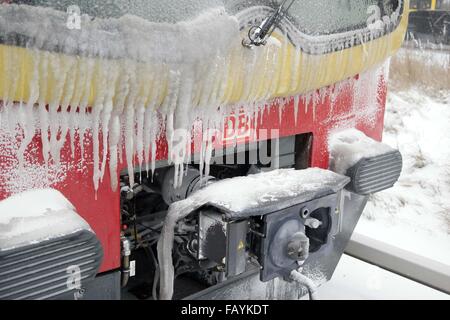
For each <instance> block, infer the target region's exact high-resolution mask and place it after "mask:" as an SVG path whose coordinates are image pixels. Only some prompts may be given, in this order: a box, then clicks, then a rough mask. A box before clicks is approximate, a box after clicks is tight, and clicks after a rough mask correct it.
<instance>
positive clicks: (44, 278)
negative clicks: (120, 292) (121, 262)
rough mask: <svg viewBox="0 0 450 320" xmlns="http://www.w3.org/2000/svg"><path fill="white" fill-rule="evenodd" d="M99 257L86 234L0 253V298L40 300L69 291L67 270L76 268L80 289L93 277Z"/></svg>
mask: <svg viewBox="0 0 450 320" xmlns="http://www.w3.org/2000/svg"><path fill="white" fill-rule="evenodd" d="M102 258H103V251H102V248H101V244H100V242H99V241H98V239H97V237H96V236H95V234H93V233H92V232H90V231H80V232H77V233H74V234H72V235H69V236H65V237H62V238H58V239H54V240H49V241H45V242H41V243H38V244H35V245H29V246H27V247H22V248H18V249H13V250H8V251H4V252H0V299H1V300H24V299H26V300H42V299H52V298H57V296H59V295H61V294H67V293H68V292H70V291H72V289H70V288H69V287H68V285H67V281H68V279H69V276H70V273H68V268H69V267H71V266H78V267H79V269H80V276H81V285H82V286H83V284H84V283H86V282H88V281H90V280H92V279H93V278H94V277H95V275H96V274H97V272H98V269H99V267H100V264H101V261H102Z"/></svg>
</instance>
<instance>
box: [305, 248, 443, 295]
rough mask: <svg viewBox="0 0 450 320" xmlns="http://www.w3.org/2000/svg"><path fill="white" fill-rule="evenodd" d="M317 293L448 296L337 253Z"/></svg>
mask: <svg viewBox="0 0 450 320" xmlns="http://www.w3.org/2000/svg"><path fill="white" fill-rule="evenodd" d="M318 295H319V299H324V300H449V299H450V296H449V295H448V294H445V293H442V292H440V291H437V290H434V289H432V288H430V287H427V286H424V285H422V284H419V283H417V282H414V281H411V280H409V279H407V278H404V277H402V276H399V275H397V274H395V273H392V272H389V271H386V270H384V269H381V268H379V267H377V266H374V265H371V264H368V263H366V262H363V261H361V260H358V259H355V258H352V257H350V256H348V255H343V256H342V257H341V260H340V261H339V264H338V266H337V268H336V270H335V272H334V274H333V277H332V278H331V280H330V281H329V282H327V283H325V284H323V285H322V286H321V287H319V288H318ZM304 299H305V298H304Z"/></svg>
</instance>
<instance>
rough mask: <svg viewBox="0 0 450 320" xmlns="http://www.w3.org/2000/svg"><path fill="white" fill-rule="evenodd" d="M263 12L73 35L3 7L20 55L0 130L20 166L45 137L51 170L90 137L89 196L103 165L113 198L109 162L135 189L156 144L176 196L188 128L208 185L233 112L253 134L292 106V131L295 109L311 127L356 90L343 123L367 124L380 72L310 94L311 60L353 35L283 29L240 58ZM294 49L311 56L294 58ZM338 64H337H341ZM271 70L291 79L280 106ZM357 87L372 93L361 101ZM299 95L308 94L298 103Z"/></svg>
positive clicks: (54, 18) (46, 18)
mask: <svg viewBox="0 0 450 320" xmlns="http://www.w3.org/2000/svg"><path fill="white" fill-rule="evenodd" d="M252 8H253V7H252ZM264 8H265V9H264ZM264 8H260V7H254V8H253V9H247V10H242V11H239V12H238V13H237V14H236V16H232V15H229V14H228V13H227V12H226V11H225V9H224V8H223V7H215V8H210V9H208V10H205V11H201V12H200V13H199V14H198V15H197V16H196V17H195V18H192V19H191V20H186V21H181V22H177V23H166V22H149V21H147V20H145V19H142V18H139V17H137V16H133V15H124V16H121V17H118V18H108V19H105V18H100V17H97V18H95V19H91V17H89V16H87V15H83V16H82V17H81V18H82V28H81V30H71V29H68V28H67V26H66V15H65V13H64V12H61V11H57V10H53V9H50V8H43V7H31V6H27V5H19V6H18V5H3V6H1V7H0V30H1V35H0V36H2V37H3V38H4V39H5V44H6V45H10V46H16V47H24V46H25V47H26V48H27V50H26V52H23V51H20V54H14V53H13V51H12V50H5V51H4V52H5V54H4V55H3V56H2V59H3V61H2V63H3V66H5V67H4V72H5V79H11V81H5V82H4V83H5V85H4V86H5V87H4V88H3V89H4V90H3V92H4V96H3V97H0V100H2V101H3V104H2V105H0V122H1V123H0V125H1V126H2V127H6V129H5V130H6V131H9V132H10V133H11V134H12V135H16V138H17V139H19V140H20V146H19V150H18V152H17V153H18V158H19V164H20V165H21V164H23V161H24V160H23V158H24V156H23V152H24V150H26V149H27V147H28V146H29V144H30V141H31V140H32V138H33V136H34V135H35V134H36V133H43V134H41V135H40V136H41V142H42V151H43V158H44V160H45V162H46V163H47V164H48V165H49V166H51V165H54V166H56V167H58V166H59V162H60V157H61V150H62V148H63V147H64V146H65V144H66V143H68V144H69V145H70V147H71V150H72V153H73V152H74V149H75V141H76V140H77V138H79V141H80V142H79V144H80V145H79V147H80V148H81V155H82V158H83V157H85V156H86V155H85V152H84V147H85V145H84V143H85V140H86V141H88V140H87V139H88V138H92V147H93V148H92V149H93V154H92V159H93V178H92V179H93V185H94V187H95V189H96V190H97V189H98V187H99V185H100V183H101V181H102V179H103V177H104V174H105V172H106V171H107V168H106V165H107V163H109V173H110V175H111V187H112V189H113V190H116V188H117V185H118V180H117V170H118V168H119V163H121V162H122V161H123V159H125V161H126V163H127V167H128V171H129V178H130V184H131V185H133V184H134V174H133V172H134V167H135V165H138V166H139V167H140V168H141V169H142V170H144V169H145V170H147V171H150V170H151V171H152V172H153V171H154V169H155V160H156V152H157V147H156V146H157V142H158V143H159V142H161V141H162V142H164V140H161V139H165V140H166V141H167V145H168V162H169V164H173V165H174V166H175V168H176V170H175V172H176V176H175V178H174V183H175V185H178V184H180V183H181V181H182V178H183V173H184V166H185V164H186V163H188V162H190V160H191V142H192V136H193V135H194V129H195V130H196V132H195V133H196V134H198V136H202V137H203V139H202V140H203V141H202V145H201V148H200V149H201V152H200V158H201V163H200V167H201V169H202V174H204V175H208V172H209V164H210V160H211V153H212V151H213V141H212V137H211V135H210V133H209V131H215V130H219V131H220V130H221V129H222V128H223V120H224V117H225V116H226V115H229V114H231V113H232V112H242V113H245V114H246V116H247V117H248V118H251V119H254V121H255V127H257V124H258V118H259V117H261V118H262V114H263V113H264V110H265V109H266V108H267V107H268V106H270V105H272V104H273V103H276V104H278V105H279V119H280V122H281V118H282V114H283V111H284V107H285V105H286V104H288V103H291V101H292V99H293V100H294V111H295V112H294V114H295V121H296V122H297V121H298V119H297V118H298V108H299V105H300V101H302V102H303V103H306V109H307V110H306V111H308V112H309V110H312V113H313V118H314V120H315V119H316V111H317V110H316V108H317V107H318V106H319V105H321V104H323V103H324V101H325V99H326V97H327V96H328V95H330V94H331V95H334V96H337V95H339V93H340V92H341V90H342V89H348V88H350V89H351V90H354V91H355V99H354V101H353V105H354V107H353V110H352V115H351V116H350V117H347V118H346V119H345V121H358V120H360V119H362V120H364V121H367V122H369V123H373V122H374V119H375V116H376V115H377V110H378V109H379V108H378V104H377V101H376V99H377V92H378V86H377V83H378V80H379V78H378V76H379V75H380V74H379V72H378V71H369V72H366V73H364V75H362V76H361V77H370V78H368V79H366V78H363V79H362V80H361V81H358V80H357V79H354V78H351V79H347V80H345V81H343V82H342V83H340V84H336V85H333V86H330V87H326V88H322V89H320V90H315V88H314V86H313V84H314V83H315V82H316V81H317V80H318V79H323V78H324V77H325V76H326V75H325V74H323V73H324V72H320V73H319V72H315V69H316V68H319V63H320V59H319V56H318V54H319V53H324V52H329V51H330V50H335V49H337V48H341V46H339V45H337V43H341V42H342V41H349V45H351V44H355V43H357V42H358V41H360V40H359V39H360V37H356V36H355V32H353V33H348V34H347V33H344V34H337V35H332V36H319V37H312V36H307V35H305V34H303V33H301V32H300V31H299V30H294V29H295V26H294V25H293V24H292V23H290V22H289V21H288V20H287V19H284V20H283V26H282V27H280V28H281V29H280V32H281V35H282V36H281V37H280V38H275V37H272V38H271V39H269V40H270V41H268V44H267V45H266V46H265V47H263V48H258V49H254V50H249V49H247V48H244V47H243V46H242V45H241V38H242V36H241V33H240V30H241V28H243V27H244V26H246V25H247V24H248V23H249V22H252V21H253V22H254V20H255V19H256V20H258V19H260V18H261V17H265V16H266V14H267V13H268V11H267V10H268V9H267V8H268V7H264ZM255 10H256V11H255ZM269 11H270V10H269ZM258 14H259V15H258ZM367 32H369V33H370V32H371V31H370V30H366V29H364V30H360V31H357V32H356V33H358V34H359V33H363V34H364V35H363V36H362V38H361V39H363V40H364V41H368V40H369V39H372V38H373V37H374V36H375V35H373V34H370V36H368V35H367ZM288 33H289V39H288V36H287V34H288ZM293 35H295V36H293ZM349 37H350V38H351V39H350V38H349ZM289 41H293V42H294V44H295V45H296V53H297V55H296V58H294V59H290V58H287V57H286V56H290V54H287V52H288V51H287V44H288V43H289ZM326 44H328V45H326ZM302 46H303V47H302ZM304 46H306V47H304ZM333 46H334V47H333ZM342 48H343V47H342ZM369 49H370V48H369ZM300 50H302V51H305V52H312V53H314V54H311V55H302V58H301V59H300V56H299V53H300ZM22 55H24V56H25V55H27V56H28V55H29V58H30V64H31V66H30V70H32V72H31V74H30V75H29V79H28V78H27V79H21V78H20V75H21V70H22V69H21V68H22V67H23V66H22V65H21V62H23V60H21V59H23V58H24V57H23V56H22ZM340 57H341V59H339V58H338V59H335V63H336V64H341V63H342V55H341V56H340ZM236 61H242V63H235V62H236ZM237 66H238V68H237ZM300 66H301V67H302V68H303V69H300ZM280 68H285V69H287V70H289V69H290V70H292V72H291V74H290V79H289V80H290V81H287V82H288V83H286V86H285V87H286V90H285V93H284V95H285V96H293V98H277V97H278V96H280V95H283V93H280V87H281V86H284V84H283V85H282V84H280V77H281V76H280V73H281V72H278V71H277V70H279V69H280ZM299 70H304V74H300V72H299ZM377 70H378V69H377ZM24 81H28V86H29V88H30V94H29V96H27V97H25V96H23V95H22V96H20V92H21V88H22V87H23V85H24ZM366 86H370V87H369V89H370V90H371V91H370V93H369V94H368V93H367V87H366ZM300 88H301V89H300ZM283 90H284V89H283ZM304 92H309V93H306V94H302V95H300V93H304ZM18 93H19V96H20V97H19V99H15V98H14V97H16V96H17V95H18ZM363 93H364V94H363ZM368 97H369V98H368ZM309 108H310V109H309ZM333 108H334V106H332V109H333ZM9 109H14V110H15V112H11V111H10V110H9ZM331 112H332V110H330V114H331ZM349 119H350V120H349ZM342 121H344V120H342ZM342 121H341V123H342ZM348 125H350V124H348ZM17 126H18V127H19V128H20V129H19V130H17V128H16V127H17ZM255 129H256V128H255ZM108 159H109V161H108ZM81 160H82V161H83V159H81ZM150 163H151V166H150Z"/></svg>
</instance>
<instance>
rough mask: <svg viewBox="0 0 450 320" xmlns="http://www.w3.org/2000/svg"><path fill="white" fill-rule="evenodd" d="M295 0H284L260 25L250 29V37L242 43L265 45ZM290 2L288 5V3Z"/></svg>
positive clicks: (250, 45)
mask: <svg viewBox="0 0 450 320" xmlns="http://www.w3.org/2000/svg"><path fill="white" fill-rule="evenodd" d="M294 2H295V0H283V2H282V3H281V4H280V6H279V7H278V9H277V10H276V11H275V12H274V13H273V14H272V15H271V16H269V17H267V18H266V19H264V21H263V22H262V23H261V24H260V25H255V26H252V27H251V28H250V30H249V31H248V38H246V39H243V40H242V45H243V46H245V47H248V48H251V47H253V46H257V47H259V46H264V45H266V44H267V39H269V37H270V36H271V35H272V33H273V31H274V30H275V28H276V27H277V26H278V25H279V23H280V21H281V20H282V19H283V17H284V16H285V14H286V12H288V11H289V9H290V8H291V6H292V4H293V3H294ZM286 4H288V5H286Z"/></svg>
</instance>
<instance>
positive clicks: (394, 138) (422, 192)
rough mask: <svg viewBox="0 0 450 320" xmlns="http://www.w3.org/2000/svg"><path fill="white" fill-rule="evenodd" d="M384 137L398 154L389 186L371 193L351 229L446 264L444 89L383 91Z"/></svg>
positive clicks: (448, 106)
mask: <svg viewBox="0 0 450 320" xmlns="http://www.w3.org/2000/svg"><path fill="white" fill-rule="evenodd" d="M386 111H387V112H386V119H385V132H384V138H383V140H384V142H385V143H387V144H389V145H390V146H392V147H395V148H398V149H399V150H400V151H401V153H402V155H403V172H402V175H401V177H400V180H399V181H398V182H397V184H396V185H395V186H394V188H392V189H389V190H386V191H383V192H380V193H377V194H375V195H373V196H372V197H371V199H370V201H369V203H368V205H367V207H366V209H365V211H364V213H363V217H362V218H361V220H360V222H359V224H358V226H357V228H356V231H355V232H357V233H361V234H364V235H366V236H369V237H373V238H375V239H377V240H382V241H386V242H388V243H390V244H391V245H394V246H397V247H400V248H402V249H405V250H409V251H412V252H414V253H417V254H420V255H423V256H425V257H429V258H432V259H435V260H437V261H440V262H442V263H445V264H448V265H450V161H449V160H450V134H449V130H450V91H449V92H448V93H444V94H442V95H440V96H439V97H436V96H434V97H431V95H428V94H427V93H426V92H424V91H423V90H420V89H413V88H409V89H408V90H407V91H395V92H394V91H392V92H390V93H389V96H388V103H387V110H386Z"/></svg>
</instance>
